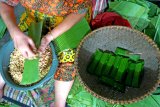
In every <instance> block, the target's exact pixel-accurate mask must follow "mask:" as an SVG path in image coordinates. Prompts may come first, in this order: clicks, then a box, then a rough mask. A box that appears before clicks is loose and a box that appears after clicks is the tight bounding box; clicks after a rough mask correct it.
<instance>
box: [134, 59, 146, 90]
mask: <svg viewBox="0 0 160 107" xmlns="http://www.w3.org/2000/svg"><path fill="white" fill-rule="evenodd" d="M143 68H144V61H143V60H141V61H140V62H138V63H136V66H135V71H134V75H133V80H132V86H133V87H136V88H139V87H140V82H141V79H142V75H143Z"/></svg>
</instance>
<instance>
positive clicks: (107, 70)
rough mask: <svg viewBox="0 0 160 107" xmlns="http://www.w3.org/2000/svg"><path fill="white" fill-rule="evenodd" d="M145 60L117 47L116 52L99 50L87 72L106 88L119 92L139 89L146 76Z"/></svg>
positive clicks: (92, 57) (93, 56)
mask: <svg viewBox="0 0 160 107" xmlns="http://www.w3.org/2000/svg"><path fill="white" fill-rule="evenodd" d="M143 69H144V60H143V59H140V54H137V53H134V52H132V51H130V50H127V49H124V48H121V47H117V48H116V50H115V52H111V51H109V50H106V51H103V50H101V49H97V50H96V52H95V53H94V54H93V55H92V56H91V59H90V62H89V64H88V67H87V71H88V72H89V73H90V74H93V75H95V76H97V77H98V78H99V79H100V81H101V82H102V83H103V84H105V85H106V86H109V87H112V88H113V89H115V90H117V91H119V92H125V87H126V86H128V87H133V88H139V87H140V83H141V81H142V79H143V75H144V70H143Z"/></svg>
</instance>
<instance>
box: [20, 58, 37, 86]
mask: <svg viewBox="0 0 160 107" xmlns="http://www.w3.org/2000/svg"><path fill="white" fill-rule="evenodd" d="M38 62H39V58H37V59H33V60H28V59H25V63H24V71H23V77H22V81H21V85H28V84H32V83H34V82H37V81H38V80H39V79H40V77H39V66H38Z"/></svg>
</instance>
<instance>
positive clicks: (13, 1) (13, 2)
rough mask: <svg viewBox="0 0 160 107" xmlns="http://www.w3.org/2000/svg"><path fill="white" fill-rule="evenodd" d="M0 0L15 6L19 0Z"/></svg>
mask: <svg viewBox="0 0 160 107" xmlns="http://www.w3.org/2000/svg"><path fill="white" fill-rule="evenodd" d="M0 2H5V3H7V4H8V5H10V6H16V5H17V4H18V3H19V0H0Z"/></svg>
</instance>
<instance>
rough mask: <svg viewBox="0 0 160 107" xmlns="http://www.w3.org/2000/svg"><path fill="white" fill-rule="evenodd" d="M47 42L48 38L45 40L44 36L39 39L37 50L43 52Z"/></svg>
mask: <svg viewBox="0 0 160 107" xmlns="http://www.w3.org/2000/svg"><path fill="white" fill-rule="evenodd" d="M48 44H49V40H47V38H46V37H44V38H43V39H42V41H41V45H40V47H39V49H38V51H39V52H44V50H45V48H46V47H47V45H48Z"/></svg>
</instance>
